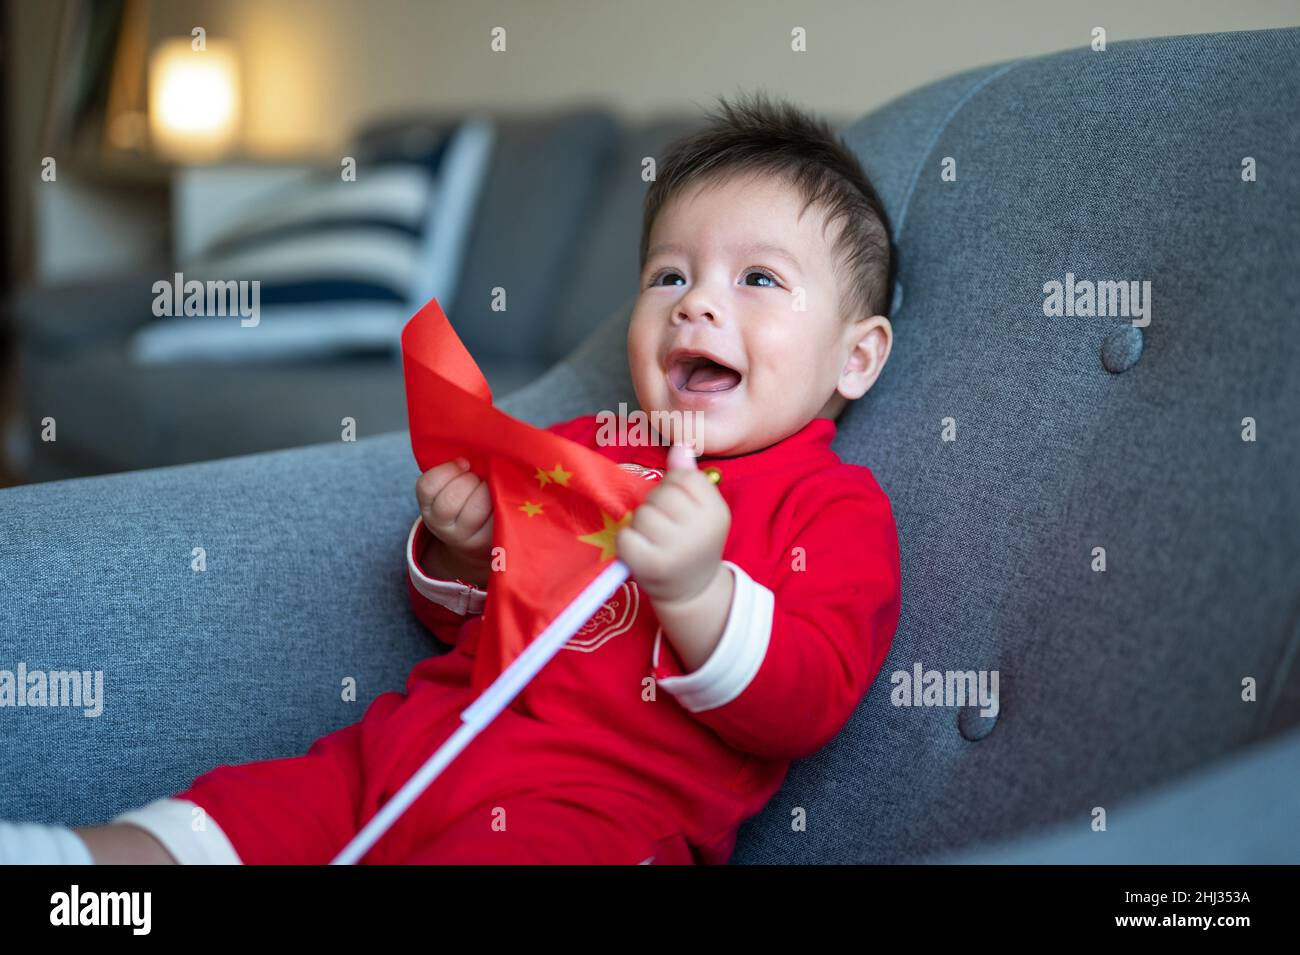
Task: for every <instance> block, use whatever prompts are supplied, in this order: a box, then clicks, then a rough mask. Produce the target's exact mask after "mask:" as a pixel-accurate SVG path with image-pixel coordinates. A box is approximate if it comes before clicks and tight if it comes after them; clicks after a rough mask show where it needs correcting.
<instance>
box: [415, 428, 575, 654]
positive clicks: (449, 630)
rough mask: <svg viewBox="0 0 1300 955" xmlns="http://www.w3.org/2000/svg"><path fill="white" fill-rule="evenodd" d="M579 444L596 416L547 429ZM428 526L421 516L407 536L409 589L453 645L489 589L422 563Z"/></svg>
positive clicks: (425, 617)
mask: <svg viewBox="0 0 1300 955" xmlns="http://www.w3.org/2000/svg"><path fill="white" fill-rule="evenodd" d="M546 430H547V431H551V432H554V433H555V434H558V435H560V436H561V437H565V438H569V439H571V440H574V441H577V442H579V443H580V444H589V441H588V439H589V438H591V436H592V435H594V431H595V418H594V416H592V415H583V416H580V417H577V418H572V419H570V420H568V421H560V422H556V423H555V424H553V425H551V426H550V427H548V428H547V429H546ZM429 536H430V535H429V529H428V528H427V527H425V526H424V521H422V520H421V519H420V518H419V517H418V516H417V517H416V519H415V524H414V525H412V527H411V530H410V532H409V533H408V534H407V538H406V571H405V576H406V592H407V595H408V596H409V598H410V601H411V608H412V609H413V610H414V611H415V616H416V618H417V619H418V620H419V621H420V622H421V623H422V624H424V626H425V627H427V628H428V629H429V630H430V631H431V632H432V633H433V635H434V636H435V637H437V638H438V639H439V640H441V641H442V642H443V643H446V644H451V645H454V644H455V643H456V637H457V635H458V634H459V633H460V628H461V626H462V625H463V624H464V623H465V621H466V619H467V618H468V617H470V616H476V615H478V614H481V613H482V612H483V601H484V600H485V599H486V598H487V591H486V590H483V589H480V588H477V587H472V586H469V585H465V584H458V583H457V582H456V581H451V580H445V579H443V578H438V577H432V576H430V575H429V574H428V573H427V572H426V571H425V569H424V568H423V567H422V566H421V565H420V563H419V557H420V555H421V554H423V553H424V546H425V542H426V541H427V540H428V539H429Z"/></svg>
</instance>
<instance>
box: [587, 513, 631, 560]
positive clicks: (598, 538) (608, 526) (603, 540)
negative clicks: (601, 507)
mask: <svg viewBox="0 0 1300 955" xmlns="http://www.w3.org/2000/svg"><path fill="white" fill-rule="evenodd" d="M600 517H601V520H603V521H604V522H605V526H604V527H602V528H601V529H600V530H598V531H595V532H594V533H591V534H583V535H582V536H581V537H579V538H578V540H580V541H582V542H583V543H584V544H591V545H592V546H594V547H599V548H600V559H601V560H609V558H611V557H613V556H614V555H615V554H617V553H618V549H617V548H616V547H615V546H614V538H615V537H616V536H618V532H619V531H620V530H622V529H623V528H624V527H627V525H628V524H630V523H632V512H631V511H628V512H627V513H626V514H624V515H623V516H622V517H621V518H619V519H618V520H617V521H615V520H614V519H613V518H612V517H610V516H609V515H608V514H606V513H605V512H604V511H601V512H600Z"/></svg>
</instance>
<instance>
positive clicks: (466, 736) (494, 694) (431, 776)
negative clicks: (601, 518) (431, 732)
mask: <svg viewBox="0 0 1300 955" xmlns="http://www.w3.org/2000/svg"><path fill="white" fill-rule="evenodd" d="M628 573H629V572H628V567H627V564H625V563H623V562H622V561H621V560H618V559H615V560H614V561H613V563H611V564H610V565H609V566H608V567H606V568H605V569H604V570H603V571H601V573H600V576H598V577H597V578H596V579H595V580H593V581H592V582H591V583H590V584H588V585H587V586H586V588H585V589H584V590H583V591H582V593H580V594H578V596H577V598H576V599H575V600H574V601H573V602H572V603H570V604H569V606H567V607H565V608H564V611H563V612H562V613H561V614H560V615H559V616H558V617H556V618H555V620H553V621H552V622H551V624H550V626H548V627H547V628H546V629H545V630H543V631H542V632H541V633H540V634H539V635H538V636H537V638H536V639H534V640H532V641H531V642H530V643H529V644H528V646H527V647H525V648H524V651H523V652H522V653H520V654H519V656H517V657H516V658H515V659H514V660H513V661H512V662H511V664H510V665H509V666H508V667H506V668H505V670H503V671H502V672H501V675H500V676H498V677H497V678H496V679H495V680H493V681H492V685H491V686H489V687H488V688H487V689H486V690H484V691H483V692H482V693H481V694H480V695H479V698H478V699H477V700H475V701H474V702H473V703H472V704H471V705H470V706H468V707H467V708H466V709H464V710H463V711H462V712H461V714H460V718H461V725H460V726H459V727H457V728H456V732H454V733H452V734H451V736H449V737H448V738H447V741H446V742H445V743H443V744H442V745H441V746H440V747H438V749H437V750H436V751H435V752H434V754H433V755H432V756H430V757H429V758H428V759H427V760H426V761H425V763H424V765H423V766H421V767H420V768H419V770H418V771H417V772H416V773H415V775H413V776H412V777H411V778H410V779H408V780H407V781H406V784H405V785H403V786H402V788H401V789H399V790H398V791H397V792H396V794H394V796H393V798H392V799H390V800H389V801H388V802H387V803H385V804H384V807H383V808H382V809H381V810H380V811H379V812H377V813H375V815H374V817H373V818H372V819H371V820H370V821H369V822H368V823H366V825H365V827H364V828H363V829H362V830H361V831H360V832H358V833H357V834H356V836H354V837H353V839H352V841H351V842H349V843H348V844H347V845H346V846H344V847H343V851H342V852H340V853H339V854H338V855H337V856H335V857H334V860H333V861H332V862H331V863H330V865H355V864H356V863H357V862H359V861H360V860H361V857H362V856H364V855H365V854H366V853H367V852H369V851H370V848H371V846H373V845H374V844H375V843H376V842H378V841H379V839H380V837H381V836H383V834H384V833H385V832H387V831H388V830H389V828H391V827H392V825H393V823H394V822H396V821H397V818H398V817H399V816H401V814H402V813H403V812H405V811H406V810H407V808H408V807H409V806H410V805H411V803H413V802H415V800H416V799H418V798H419V797H420V794H421V793H423V792H424V791H425V790H426V789H427V788H428V787H429V784H430V783H431V782H433V781H434V780H435V779H436V778H437V777H438V775H439V774H440V773H441V772H442V771H443V770H444V769H446V768H447V766H448V765H449V764H450V763H451V761H452V760H453V759H455V758H456V757H457V756H458V755H460V751H461V750H463V749H464V748H465V747H466V746H467V745H469V741H470V740H472V739H473V738H474V737H475V736H477V735H478V734H479V733H480V732H482V731H483V729H484V728H485V727H486V726H487V725H488V724H489V723H491V722H492V721H493V720H494V719H496V717H497V715H498V714H499V713H500V712H501V711H502V710H504V709H505V708H506V707H507V706H509V705H510V701H511V700H513V699H514V698H515V697H516V696H518V695H519V693H520V691H521V690H523V688H524V687H526V686H527V685H528V684H529V683H530V682H531V681H532V679H533V677H535V676H537V674H538V673H539V672H540V671H541V669H542V667H544V666H546V664H547V663H548V662H549V661H550V659H551V657H553V656H555V654H557V653H558V652H559V651H560V648H561V647H563V646H564V645H565V644H566V643H568V642H569V638H570V637H572V636H573V635H574V634H575V633H577V632H578V629H579V628H580V627H581V626H582V625H583V624H584V623H586V622H587V621H588V620H590V619H591V616H592V614H594V613H595V612H596V611H597V610H599V609H600V606H601V604H603V603H604V602H605V601H606V600H608V599H609V596H610V594H612V593H613V592H614V591H615V590H617V589H618V588H619V587H620V586H621V585H622V583H623V581H625V580H627V578H628Z"/></svg>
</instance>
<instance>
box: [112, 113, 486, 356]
mask: <svg viewBox="0 0 1300 955" xmlns="http://www.w3.org/2000/svg"><path fill="white" fill-rule="evenodd" d="M494 138H495V137H494V132H493V127H492V124H491V122H490V121H489V120H487V119H480V118H476V119H471V120H467V121H465V122H464V123H461V124H459V125H458V126H456V127H455V128H454V129H453V130H451V131H450V132H448V133H446V134H445V135H443V136H441V137H440V138H438V139H437V140H436V141H435V142H433V143H431V144H430V146H429V148H428V151H427V153H426V154H425V155H419V156H412V155H405V156H399V157H389V158H382V159H374V160H367V159H366V158H365V157H360V159H359V162H358V168H357V177H356V179H355V181H351V182H346V181H343V179H342V178H341V176H340V174H339V170H337V169H334V170H328V171H324V172H322V173H320V174H319V175H314V176H311V177H308V178H306V179H303V180H301V181H300V182H298V183H297V184H295V185H293V186H287V187H285V188H284V189H282V190H281V193H280V195H278V196H277V197H276V198H275V199H274V200H273V201H271V202H269V203H263V204H262V206H261V208H258V209H256V210H254V211H252V212H251V213H249V214H247V215H243V216H241V217H239V219H238V220H237V221H236V222H234V223H233V224H231V225H230V226H228V227H227V228H226V229H225V230H224V231H223V232H221V233H220V234H219V235H218V236H216V237H215V238H214V239H213V240H212V241H211V242H209V243H208V244H207V245H206V246H205V247H204V248H203V249H202V250H201V251H200V252H199V253H198V254H197V255H196V256H194V257H193V258H191V259H190V260H188V261H186V262H184V263H182V265H181V267H179V268H178V269H177V272H178V273H180V274H179V277H177V276H166V277H165V278H164V279H163V280H162V281H160V282H159V283H157V284H155V286H154V292H155V299H154V312H155V314H156V315H163V316H166V317H160V318H159V319H158V320H157V321H153V322H149V323H148V324H146V325H145V326H144V327H143V328H141V329H140V330H139V331H138V332H137V333H136V334H135V335H134V336H133V338H132V341H131V355H132V358H133V359H134V360H135V361H136V362H138V363H140V364H158V363H167V362H177V361H187V362H192V361H220V362H226V361H253V360H264V359H276V360H283V359H298V358H313V357H321V356H327V355H337V354H341V353H357V352H385V353H391V354H394V355H396V354H398V353H400V347H399V336H400V334H401V329H402V326H403V325H404V324H405V323H406V321H407V319H409V318H410V316H411V315H412V313H414V312H415V311H416V310H417V309H418V308H419V307H420V306H421V305H423V304H424V303H425V302H427V301H428V300H429V299H430V298H432V297H433V296H437V297H438V300H439V302H441V303H447V306H446V307H447V308H450V307H451V305H452V304H453V303H454V300H455V293H456V286H457V280H458V278H459V274H460V266H461V261H462V259H463V256H464V250H465V245H466V243H467V241H468V238H469V230H470V226H471V224H472V220H473V214H474V211H475V209H476V207H477V203H478V198H479V196H480V195H481V193H482V188H483V183H484V180H485V178H486V174H487V167H488V163H489V160H490V158H491V152H492V144H493V140H494ZM194 281H197V282H199V283H203V286H204V287H207V286H208V283H209V282H212V283H231V282H243V283H249V284H247V285H245V286H244V289H243V291H244V292H245V295H244V298H243V303H244V305H245V306H249V305H255V306H256V307H255V310H254V311H255V314H254V315H251V317H250V313H248V312H246V313H242V314H243V315H244V316H245V317H244V319H243V320H241V318H240V317H236V316H234V315H232V314H230V313H228V312H227V311H226V309H224V308H213V307H212V304H211V303H210V301H209V300H208V299H206V298H204V299H203V303H204V304H202V305H197V306H196V307H191V314H186V313H185V310H184V304H185V293H186V291H187V288H186V285H187V283H190V282H194ZM253 282H256V283H257V285H256V287H254V286H253V285H252V284H251V283H253ZM194 288H195V287H194V286H189V287H188V290H189V291H191V292H192V291H193V290H194ZM232 288H233V287H232ZM198 301H199V298H195V299H194V302H196V303H197V302H198ZM211 301H213V302H215V301H219V299H217V300H211ZM195 312H197V313H198V314H194V313H195Z"/></svg>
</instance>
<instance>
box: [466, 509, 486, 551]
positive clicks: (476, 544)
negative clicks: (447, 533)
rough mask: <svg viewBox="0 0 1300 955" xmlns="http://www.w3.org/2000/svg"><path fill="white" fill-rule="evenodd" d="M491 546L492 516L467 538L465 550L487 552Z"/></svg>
mask: <svg viewBox="0 0 1300 955" xmlns="http://www.w3.org/2000/svg"><path fill="white" fill-rule="evenodd" d="M491 546H492V518H491V517H488V519H487V521H486V522H485V523H484V524H483V526H482V527H480V528H479V529H478V530H476V531H475V532H474V533H473V534H471V535H470V536H469V537H468V538H467V539H466V540H465V544H464V548H465V550H467V551H471V552H478V551H482V552H484V553H486V552H487V551H488V549H489V548H490V547H491Z"/></svg>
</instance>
